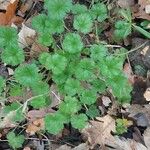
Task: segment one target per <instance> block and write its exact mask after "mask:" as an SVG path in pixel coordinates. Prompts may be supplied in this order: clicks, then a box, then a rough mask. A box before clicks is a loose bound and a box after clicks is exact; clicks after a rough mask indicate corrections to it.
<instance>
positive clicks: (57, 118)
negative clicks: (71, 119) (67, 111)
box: [44, 113, 66, 135]
mask: <svg viewBox="0 0 150 150" xmlns="http://www.w3.org/2000/svg"><path fill="white" fill-rule="evenodd" d="M44 121H45V129H46V130H47V131H48V132H49V133H51V134H55V135H56V134H58V133H60V132H61V130H62V129H63V128H64V123H65V122H66V118H65V117H64V116H63V115H62V114H60V113H55V114H52V115H49V114H48V115H47V116H46V117H45V118H44Z"/></svg>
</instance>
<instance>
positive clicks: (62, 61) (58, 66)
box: [51, 54, 67, 74]
mask: <svg viewBox="0 0 150 150" xmlns="http://www.w3.org/2000/svg"><path fill="white" fill-rule="evenodd" d="M51 63H52V64H51V65H52V68H51V69H52V72H53V73H54V74H61V73H62V72H63V71H64V70H65V68H66V66H67V59H66V57H64V56H62V55H59V54H54V55H52V62H51Z"/></svg>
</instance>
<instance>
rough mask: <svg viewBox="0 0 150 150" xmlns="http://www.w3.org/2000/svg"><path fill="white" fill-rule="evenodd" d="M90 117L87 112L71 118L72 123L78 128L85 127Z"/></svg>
mask: <svg viewBox="0 0 150 150" xmlns="http://www.w3.org/2000/svg"><path fill="white" fill-rule="evenodd" d="M87 121H88V118H87V116H86V115H85V114H79V115H74V116H72V118H71V124H72V126H73V127H74V128H76V129H83V128H85V126H86V124H87Z"/></svg>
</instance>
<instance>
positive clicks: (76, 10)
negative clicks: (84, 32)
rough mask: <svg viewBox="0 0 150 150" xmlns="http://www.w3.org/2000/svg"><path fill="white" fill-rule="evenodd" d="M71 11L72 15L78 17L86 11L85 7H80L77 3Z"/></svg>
mask: <svg viewBox="0 0 150 150" xmlns="http://www.w3.org/2000/svg"><path fill="white" fill-rule="evenodd" d="M71 11H72V13H73V14H78V15H79V14H83V13H85V12H87V11H88V10H87V7H86V6H85V5H81V4H79V3H77V4H75V5H73V8H72V10H71Z"/></svg>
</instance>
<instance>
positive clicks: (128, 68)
mask: <svg viewBox="0 0 150 150" xmlns="http://www.w3.org/2000/svg"><path fill="white" fill-rule="evenodd" d="M123 72H124V73H125V75H126V76H127V78H128V81H129V83H130V84H132V85H133V84H134V75H133V72H132V68H131V66H130V64H129V63H126V64H125V65H124V67H123Z"/></svg>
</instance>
